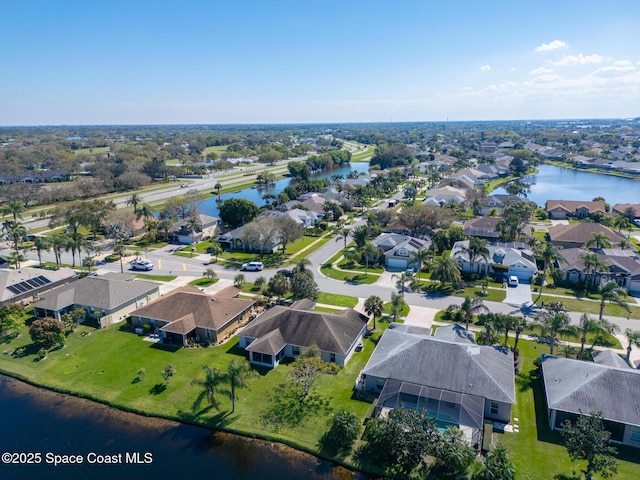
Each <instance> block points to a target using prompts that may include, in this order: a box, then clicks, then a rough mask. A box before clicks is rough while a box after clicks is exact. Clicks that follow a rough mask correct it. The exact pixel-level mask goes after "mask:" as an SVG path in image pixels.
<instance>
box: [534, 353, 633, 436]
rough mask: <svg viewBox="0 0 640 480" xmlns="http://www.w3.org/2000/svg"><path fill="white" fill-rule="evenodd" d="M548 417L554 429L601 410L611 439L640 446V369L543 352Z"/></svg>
mask: <svg viewBox="0 0 640 480" xmlns="http://www.w3.org/2000/svg"><path fill="white" fill-rule="evenodd" d="M542 378H543V383H544V390H545V396H546V400H547V417H548V418H547V420H548V421H549V427H551V428H552V429H554V430H560V429H562V423H563V422H565V421H567V420H571V421H575V420H576V419H577V418H578V416H579V415H589V414H590V413H592V412H601V414H602V417H603V420H604V426H605V428H606V429H607V430H608V431H609V432H611V441H612V442H616V443H622V444H624V445H630V446H633V447H640V371H639V370H635V369H631V368H617V367H613V366H610V365H606V364H605V363H594V362H585V361H581V360H575V359H572V358H563V357H556V356H552V355H542Z"/></svg>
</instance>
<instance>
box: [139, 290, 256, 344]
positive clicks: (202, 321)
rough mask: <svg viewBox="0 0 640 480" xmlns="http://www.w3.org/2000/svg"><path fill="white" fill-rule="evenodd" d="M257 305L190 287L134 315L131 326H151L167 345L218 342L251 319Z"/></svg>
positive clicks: (175, 291) (169, 295)
mask: <svg viewBox="0 0 640 480" xmlns="http://www.w3.org/2000/svg"><path fill="white" fill-rule="evenodd" d="M255 303H256V302H255V301H254V300H245V299H240V298H234V297H233V296H226V295H224V293H222V292H219V293H218V294H216V295H211V294H207V293H204V292H202V291H200V289H198V288H196V287H193V286H190V285H187V286H185V287H182V288H178V289H176V290H174V291H173V292H171V293H170V294H168V295H165V296H163V297H162V298H159V299H157V300H155V301H154V302H152V303H150V304H148V305H145V306H144V307H141V308H138V309H137V310H134V311H133V312H131V324H132V325H133V326H134V327H136V326H137V327H142V326H143V325H144V324H149V325H151V327H152V328H153V330H154V331H155V332H156V333H158V334H159V335H160V338H161V341H162V343H166V344H174V345H181V346H186V345H188V344H189V342H190V341H195V342H198V343H202V342H205V343H217V342H219V341H221V340H223V339H225V338H228V337H229V336H230V335H231V334H233V332H234V331H235V330H236V329H237V328H238V327H240V326H242V325H244V324H245V323H247V322H248V321H249V320H250V319H251V316H252V314H253V313H254V309H253V307H254V305H255Z"/></svg>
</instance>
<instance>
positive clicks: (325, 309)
mask: <svg viewBox="0 0 640 480" xmlns="http://www.w3.org/2000/svg"><path fill="white" fill-rule="evenodd" d="M313 310H314V311H316V312H324V313H336V312H339V311H340V309H338V308H328V307H318V306H316V307H314V308H313Z"/></svg>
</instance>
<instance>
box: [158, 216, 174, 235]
mask: <svg viewBox="0 0 640 480" xmlns="http://www.w3.org/2000/svg"><path fill="white" fill-rule="evenodd" d="M173 224H174V221H173V220H172V219H171V218H163V219H162V220H160V221H159V222H158V230H161V231H163V232H164V239H165V241H169V230H171V226H172V225H173Z"/></svg>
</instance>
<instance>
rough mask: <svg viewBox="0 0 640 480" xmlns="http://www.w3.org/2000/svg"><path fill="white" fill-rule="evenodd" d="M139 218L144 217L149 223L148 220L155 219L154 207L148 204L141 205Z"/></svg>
mask: <svg viewBox="0 0 640 480" xmlns="http://www.w3.org/2000/svg"><path fill="white" fill-rule="evenodd" d="M137 216H138V217H143V218H144V220H145V221H147V219H149V218H150V217H153V207H152V206H151V205H149V204H148V203H143V204H142V205H140V209H139V210H138V213H137Z"/></svg>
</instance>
